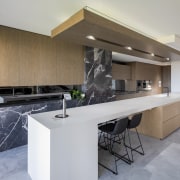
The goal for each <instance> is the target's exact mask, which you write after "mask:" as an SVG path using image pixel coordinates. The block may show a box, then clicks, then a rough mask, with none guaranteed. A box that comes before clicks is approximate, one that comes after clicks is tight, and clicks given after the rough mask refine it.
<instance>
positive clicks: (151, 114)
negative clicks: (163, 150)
mask: <svg viewBox="0 0 180 180" xmlns="http://www.w3.org/2000/svg"><path fill="white" fill-rule="evenodd" d="M179 127H180V102H176V103H172V104H168V105H165V106H161V107H157V108H153V109H151V110H147V111H144V112H143V116H142V121H141V124H140V126H139V127H138V130H139V132H140V133H142V134H144V135H148V136H152V137H155V138H158V139H163V138H165V137H166V136H168V135H169V134H171V133H172V132H173V131H175V130H176V129H178V128H179Z"/></svg>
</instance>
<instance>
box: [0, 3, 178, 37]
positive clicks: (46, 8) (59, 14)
mask: <svg viewBox="0 0 180 180" xmlns="http://www.w3.org/2000/svg"><path fill="white" fill-rule="evenodd" d="M84 6H89V7H91V8H93V9H95V10H97V11H99V12H102V13H104V14H106V15H108V16H110V17H112V18H115V19H117V20H118V21H119V22H120V23H121V24H123V25H126V26H128V27H130V28H131V29H133V30H136V31H138V32H140V33H142V34H144V35H146V36H149V37H152V38H154V39H161V37H166V36H170V35H180V23H179V17H180V0H111V1H110V0H74V1H72V0H0V24H1V25H5V26H9V27H14V28H17V29H22V30H26V31H30V32H35V33H39V34H44V35H50V34H51V30H52V29H53V28H54V27H56V26H57V25H59V24H60V23H62V22H63V21H64V20H66V19H67V18H68V17H70V16H71V15H73V14H74V13H75V12H77V11H78V10H80V9H81V8H83V7H84Z"/></svg>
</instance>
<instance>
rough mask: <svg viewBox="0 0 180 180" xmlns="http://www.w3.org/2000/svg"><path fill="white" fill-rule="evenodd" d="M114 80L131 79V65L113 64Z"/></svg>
mask: <svg viewBox="0 0 180 180" xmlns="http://www.w3.org/2000/svg"><path fill="white" fill-rule="evenodd" d="M112 79H115V80H127V79H131V67H130V66H129V65H121V64H116V63H112Z"/></svg>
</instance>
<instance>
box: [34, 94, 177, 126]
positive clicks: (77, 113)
mask: <svg viewBox="0 0 180 180" xmlns="http://www.w3.org/2000/svg"><path fill="white" fill-rule="evenodd" d="M177 101H180V93H171V94H170V96H167V94H158V95H151V96H145V97H138V98H132V99H126V100H120V101H113V102H108V103H101V104H95V105H88V106H82V107H76V108H69V109H67V114H68V115H69V117H67V118H64V119H59V118H55V115H57V114H60V113H62V111H61V110H57V111H51V112H45V113H39V114H34V115H31V117H32V118H34V119H36V120H37V121H38V122H39V123H41V124H42V125H44V126H45V127H46V128H48V129H55V128H61V127H62V126H65V125H72V124H77V123H78V124H79V123H86V122H88V121H94V123H96V124H99V123H102V122H105V121H108V120H112V119H115V118H123V117H125V116H128V115H131V114H134V113H138V112H141V111H145V110H148V109H152V108H155V107H159V106H163V105H167V104H170V103H174V102H177Z"/></svg>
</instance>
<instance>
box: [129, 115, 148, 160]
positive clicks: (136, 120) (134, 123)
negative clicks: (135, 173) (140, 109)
mask: <svg viewBox="0 0 180 180" xmlns="http://www.w3.org/2000/svg"><path fill="white" fill-rule="evenodd" d="M141 118H142V113H139V114H135V115H134V116H133V117H132V119H129V120H128V125H127V134H128V140H129V145H127V144H126V146H127V147H128V148H129V149H130V152H131V162H134V158H133V151H136V152H137V153H139V154H141V155H144V149H143V146H142V143H141V139H140V136H139V133H138V131H137V126H139V124H140V122H141ZM130 129H135V132H136V134H137V137H138V141H139V145H137V146H136V147H132V142H131V138H130ZM139 148H140V149H141V150H137V149H139Z"/></svg>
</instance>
